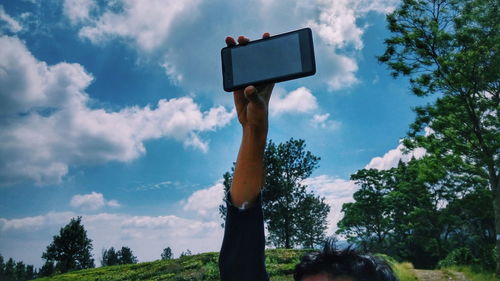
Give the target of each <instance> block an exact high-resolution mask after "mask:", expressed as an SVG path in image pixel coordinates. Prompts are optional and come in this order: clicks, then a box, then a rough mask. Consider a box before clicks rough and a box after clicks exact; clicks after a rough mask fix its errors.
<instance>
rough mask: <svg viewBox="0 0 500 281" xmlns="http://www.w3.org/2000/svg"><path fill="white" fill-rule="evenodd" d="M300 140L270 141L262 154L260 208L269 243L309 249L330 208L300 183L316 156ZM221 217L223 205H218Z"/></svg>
mask: <svg viewBox="0 0 500 281" xmlns="http://www.w3.org/2000/svg"><path fill="white" fill-rule="evenodd" d="M305 146H306V145H305V141H304V140H294V139H293V138H292V139H290V140H289V141H287V142H285V143H281V144H278V145H276V144H274V143H273V142H272V141H271V140H270V141H269V142H268V144H267V146H266V150H265V152H264V162H265V163H264V165H265V169H266V173H265V177H266V178H265V184H264V187H263V190H262V209H263V212H264V221H265V222H266V225H267V230H268V237H267V241H268V243H269V244H272V245H274V246H275V247H283V248H292V247H294V246H297V245H300V246H302V247H307V248H312V247H314V245H316V244H318V243H321V241H323V240H324V238H325V230H326V227H327V221H326V218H327V216H328V213H329V211H330V207H329V206H328V205H327V204H326V203H325V202H324V199H323V198H320V197H319V196H316V195H314V193H312V192H310V191H307V189H306V188H307V186H305V185H304V184H303V183H302V182H303V180H305V179H306V178H308V177H309V176H310V175H311V174H312V171H313V170H314V169H315V168H317V166H318V161H319V160H320V158H319V157H316V156H314V155H313V154H312V153H311V152H310V151H306V150H305ZM233 173H234V164H233V168H232V169H231V173H229V172H226V173H225V174H224V188H225V190H226V192H227V191H228V190H229V188H230V187H231V182H232V177H233ZM219 212H220V213H221V216H222V218H223V219H224V218H225V215H226V209H225V205H220V206H219Z"/></svg>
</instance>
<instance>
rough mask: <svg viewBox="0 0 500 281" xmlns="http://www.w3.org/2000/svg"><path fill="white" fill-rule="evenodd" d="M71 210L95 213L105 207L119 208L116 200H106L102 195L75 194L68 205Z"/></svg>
mask: <svg viewBox="0 0 500 281" xmlns="http://www.w3.org/2000/svg"><path fill="white" fill-rule="evenodd" d="M69 204H70V205H71V207H73V208H79V209H82V210H90V211H95V210H98V209H101V208H103V207H105V206H109V207H115V208H116V207H120V203H118V201H116V200H109V201H108V200H106V199H104V195H103V194H102V193H98V192H92V193H89V194H77V195H75V196H73V197H72V198H71V201H70V203H69Z"/></svg>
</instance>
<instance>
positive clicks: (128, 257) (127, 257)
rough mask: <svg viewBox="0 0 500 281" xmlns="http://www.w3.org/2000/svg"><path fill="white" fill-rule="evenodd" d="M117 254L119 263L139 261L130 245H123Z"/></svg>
mask: <svg viewBox="0 0 500 281" xmlns="http://www.w3.org/2000/svg"><path fill="white" fill-rule="evenodd" d="M117 254H118V261H119V264H131V263H137V257H136V256H134V254H133V253H132V250H131V249H130V248H129V247H122V248H121V250H119V251H118V253H117Z"/></svg>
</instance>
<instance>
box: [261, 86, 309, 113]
mask: <svg viewBox="0 0 500 281" xmlns="http://www.w3.org/2000/svg"><path fill="white" fill-rule="evenodd" d="M269 107H270V110H271V115H274V116H276V115H281V114H284V113H306V112H311V111H313V110H315V109H317V108H318V103H317V101H316V97H315V96H314V95H313V94H312V93H311V91H310V90H309V89H307V88H305V87H300V88H298V89H296V90H293V91H291V92H290V93H288V94H287V93H285V92H284V90H283V89H281V88H277V89H276V90H274V92H273V95H272V96H271V100H270V106H269Z"/></svg>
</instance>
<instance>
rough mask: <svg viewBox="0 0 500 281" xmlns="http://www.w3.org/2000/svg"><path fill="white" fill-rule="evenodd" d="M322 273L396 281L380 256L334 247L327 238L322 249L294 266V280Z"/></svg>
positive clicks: (364, 280)
mask: <svg viewBox="0 0 500 281" xmlns="http://www.w3.org/2000/svg"><path fill="white" fill-rule="evenodd" d="M319 273H324V274H328V275H330V276H331V277H332V278H334V277H341V276H344V277H351V278H354V279H355V280H356V281H398V279H397V278H396V277H395V275H394V272H393V271H392V269H391V267H390V266H389V264H388V263H387V262H386V261H385V260H383V259H382V258H379V257H375V256H373V255H370V254H361V253H359V252H357V251H356V250H354V249H353V248H352V246H349V247H348V248H346V249H344V250H338V249H336V248H335V246H334V243H333V241H332V240H327V241H326V243H325V246H324V248H323V251H321V252H319V251H315V252H311V253H308V254H306V255H305V256H303V257H302V260H301V261H300V263H299V264H297V265H296V266H295V273H294V275H293V277H294V278H295V281H301V280H302V278H304V277H307V276H311V275H315V274H319Z"/></svg>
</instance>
